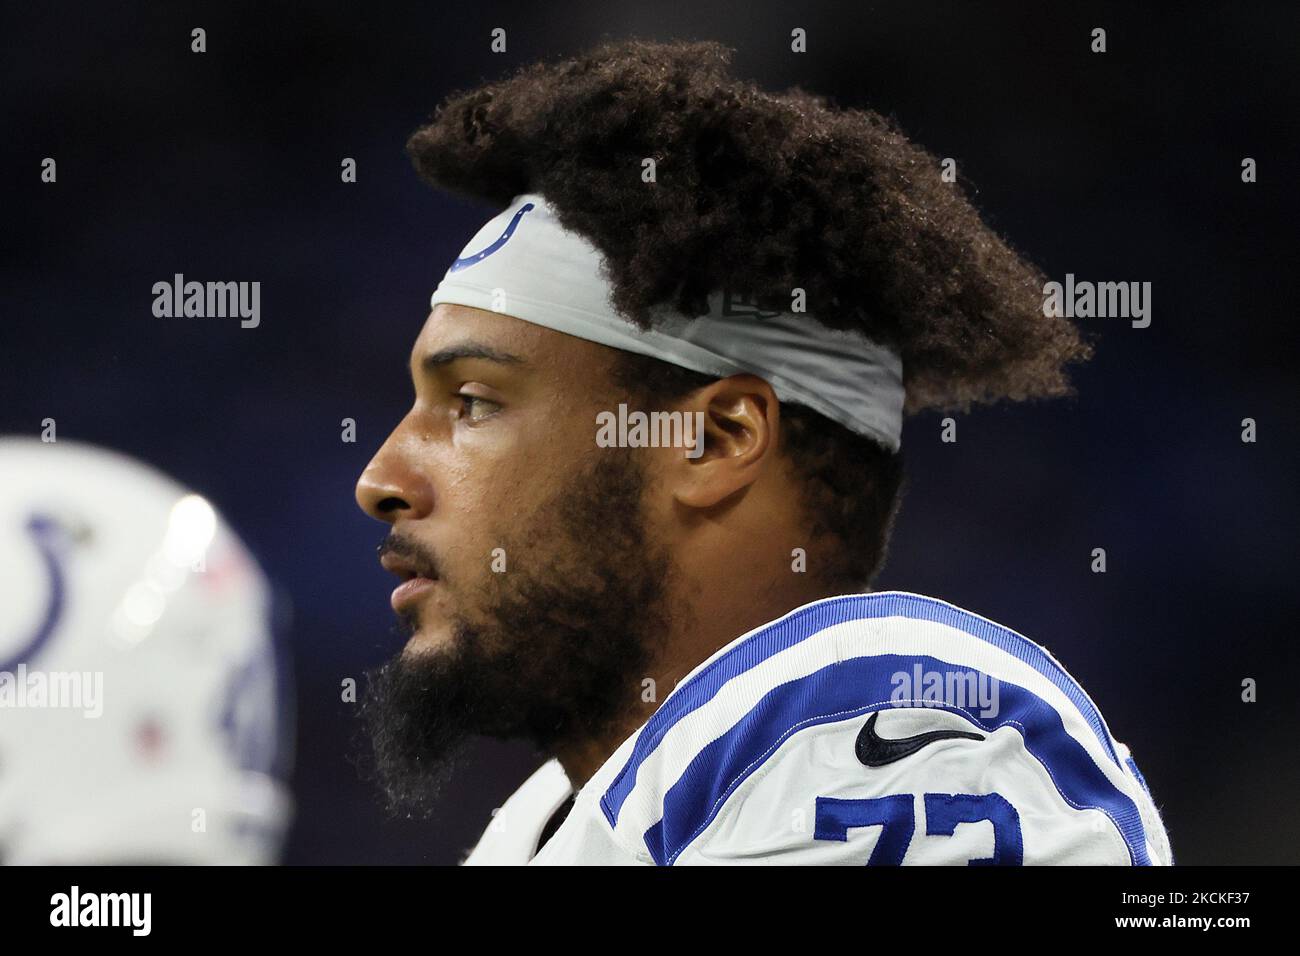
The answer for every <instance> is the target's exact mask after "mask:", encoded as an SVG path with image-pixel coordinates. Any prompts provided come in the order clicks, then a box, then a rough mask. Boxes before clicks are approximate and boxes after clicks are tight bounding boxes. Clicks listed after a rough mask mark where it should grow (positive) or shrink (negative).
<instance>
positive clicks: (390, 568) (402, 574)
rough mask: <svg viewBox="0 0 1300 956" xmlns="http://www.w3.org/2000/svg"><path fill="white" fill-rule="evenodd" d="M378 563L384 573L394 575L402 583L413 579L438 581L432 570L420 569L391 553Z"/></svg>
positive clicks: (413, 563) (418, 566)
mask: <svg viewBox="0 0 1300 956" xmlns="http://www.w3.org/2000/svg"><path fill="white" fill-rule="evenodd" d="M379 563H380V564H381V565H382V566H383V568H384V570H385V571H387V572H389V573H390V574H396V575H397V576H398V577H399V578H401V579H402V580H403V581H411V580H413V579H415V578H424V579H426V580H429V581H436V580H438V575H437V574H436V573H435V572H434V571H433V570H432V569H430V568H425V567H422V566H421V565H419V564H417V563H416V562H414V561H412V560H411V559H410V558H404V557H402V556H401V555H397V554H393V553H392V552H389V553H388V554H385V555H384V556H383V557H381V558H380V559H379Z"/></svg>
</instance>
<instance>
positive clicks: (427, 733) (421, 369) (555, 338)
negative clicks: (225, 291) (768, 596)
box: [357, 304, 670, 808]
mask: <svg viewBox="0 0 1300 956" xmlns="http://www.w3.org/2000/svg"><path fill="white" fill-rule="evenodd" d="M615 355H616V353H615V352H613V351H612V350H610V349H607V348H605V347H603V346H599V345H595V344H593V343H589V342H585V341H583V340H580V339H576V338H573V337H571V336H566V335H563V334H561V333H558V332H554V331H551V330H548V329H544V328H540V327H538V326H534V325H530V324H529V323H526V322H522V321H520V320H518V319H514V318H511V317H508V316H503V315H498V314H496V313H492V312H485V311H481V310H478V309H471V308H467V307H463V306H456V305H447V304H442V305H439V306H438V307H437V308H436V309H435V310H434V311H433V313H432V314H431V315H430V316H429V319H428V320H427V322H426V323H425V326H424V329H423V331H422V332H421V333H420V336H419V338H418V339H417V341H416V344H415V348H414V350H413V351H412V355H411V366H410V371H411V376H412V379H413V382H414V386H415V402H414V404H413V406H412V408H411V410H410V411H409V412H408V413H407V415H406V417H405V418H404V419H402V421H401V422H400V423H399V424H398V425H397V427H396V428H395V429H394V430H393V432H392V434H391V435H390V436H389V437H388V440H387V441H386V442H385V443H384V445H383V447H382V448H381V449H380V450H379V452H378V453H377V454H376V455H375V457H374V459H373V460H372V461H371V462H370V464H369V465H368V466H367V468H366V470H365V472H364V473H363V474H362V476H361V479H360V481H359V482H358V484H357V501H358V503H359V504H360V505H361V507H362V509H363V510H365V511H366V512H367V513H368V514H370V515H371V516H372V517H375V518H377V519H379V520H381V521H384V522H386V523H388V524H389V525H390V526H391V531H390V533H389V536H388V538H387V539H386V540H385V542H384V543H383V545H382V546H381V548H380V552H381V557H382V561H383V563H384V565H385V567H387V568H388V569H389V570H390V571H393V572H394V573H395V574H396V575H397V577H398V579H399V581H400V582H401V583H399V585H398V587H397V589H396V590H395V591H394V593H393V607H394V611H395V612H396V613H397V615H398V616H399V619H400V621H401V623H402V625H403V629H404V630H405V631H406V633H407V634H408V635H409V639H408V641H407V644H406V646H405V647H404V649H403V650H402V652H401V653H400V654H398V655H396V656H395V657H394V658H393V659H392V660H390V661H389V662H388V663H387V664H386V665H384V666H383V667H382V668H380V669H379V670H377V671H375V672H374V673H373V674H372V675H371V679H370V685H369V688H368V692H367V695H366V698H365V700H364V701H363V707H362V715H363V719H364V720H365V723H366V725H367V727H368V729H369V731H370V734H371V737H372V739H373V742H374V746H375V756H376V764H377V766H376V769H377V771H378V774H379V776H380V778H381V782H382V783H383V786H384V787H385V789H386V791H387V793H388V796H389V800H390V803H391V804H394V805H403V806H407V807H415V808H419V807H427V805H428V803H429V801H430V799H431V798H432V797H433V796H434V795H435V794H436V791H437V787H438V784H439V782H440V780H441V778H442V776H444V775H445V772H446V769H447V764H448V761H449V758H450V757H451V756H452V755H453V754H454V753H455V752H456V750H457V749H458V748H459V745H460V744H461V743H462V742H463V741H464V739H465V738H466V737H467V736H468V735H470V734H486V735H491V736H499V737H516V736H521V737H526V738H529V739H531V740H533V741H535V742H536V743H538V744H539V745H542V746H545V747H556V746H563V745H564V744H565V743H566V742H568V741H576V740H583V739H587V738H589V737H591V736H592V735H595V734H599V733H600V732H601V731H602V730H603V729H605V728H607V727H608V726H609V725H610V724H611V723H612V722H614V721H615V720H617V719H618V718H619V717H620V716H621V715H622V714H624V713H625V712H626V711H627V710H628V709H629V708H631V707H633V706H635V705H636V703H637V701H638V700H639V695H638V691H639V681H640V679H641V678H642V677H643V676H644V675H645V673H646V669H647V667H648V665H649V661H650V660H651V659H652V658H653V649H654V645H655V641H656V638H657V637H658V636H660V635H661V634H662V633H663V632H664V630H665V627H666V625H665V616H664V615H665V612H664V608H663V603H664V601H663V591H664V585H665V581H666V579H667V576H668V573H669V570H670V565H669V561H668V559H667V557H666V555H665V554H663V553H662V550H661V549H660V548H658V547H657V546H656V544H655V541H654V540H653V538H652V535H651V534H650V533H649V532H650V528H649V527H648V526H647V525H648V522H647V520H646V515H645V513H644V501H643V499H644V491H645V487H646V483H647V482H646V478H645V475H644V474H643V467H644V465H643V462H642V461H641V460H638V459H637V458H635V457H634V456H635V454H636V452H635V451H632V450H627V449H617V448H598V447H597V446H596V443H595V440H594V436H595V427H596V426H595V423H596V414H597V413H598V412H600V411H602V410H608V409H611V408H613V407H615V406H616V405H617V403H618V401H620V400H625V396H620V395H619V394H618V393H617V390H616V389H615V388H614V386H613V385H612V383H611V381H610V370H611V368H612V363H613V361H614V357H615ZM651 523H652V522H651Z"/></svg>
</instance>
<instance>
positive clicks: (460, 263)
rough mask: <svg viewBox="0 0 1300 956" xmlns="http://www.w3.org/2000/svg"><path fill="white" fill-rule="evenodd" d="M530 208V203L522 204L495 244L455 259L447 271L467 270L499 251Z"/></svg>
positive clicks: (531, 206)
mask: <svg viewBox="0 0 1300 956" xmlns="http://www.w3.org/2000/svg"><path fill="white" fill-rule="evenodd" d="M532 208H533V204H532V203H530V202H526V203H524V204H523V205H522V206H520V207H519V211H518V212H517V213H515V214H514V216H513V217H512V218H511V220H510V222H509V223H508V224H507V225H506V230H505V232H503V233H501V235H500V237H499V238H498V239H497V240H496V241H495V242H493V243H492V244H491V245H489V246H488V247H487V248H486V249H484V250H483V251H482V252H476V253H474V255H472V256H465V257H463V258H461V259H457V260H456V261H455V262H453V263H452V264H451V268H450V269H448V270H447V271H448V272H459V271H460V270H461V269H468V268H469V267H470V266H472V265H474V264H475V263H476V262H482V261H483V260H484V259H486V258H487V257H488V256H490V255H492V253H494V252H496V251H497V250H498V249H500V248H501V247H502V246H504V245H505V244H506V243H507V242H509V241H510V237H511V236H513V235H514V234H515V227H517V226H518V225H519V220H520V219H522V218H523V217H524V213H526V212H528V211H530V210H531V209H532Z"/></svg>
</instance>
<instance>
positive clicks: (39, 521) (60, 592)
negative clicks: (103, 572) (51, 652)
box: [0, 515, 66, 671]
mask: <svg viewBox="0 0 1300 956" xmlns="http://www.w3.org/2000/svg"><path fill="white" fill-rule="evenodd" d="M27 533H28V534H29V535H31V536H32V540H33V541H34V542H35V544H36V548H37V550H39V551H40V552H41V558H42V559H43V560H44V562H45V570H46V572H47V573H48V574H49V579H50V598H49V601H48V602H47V604H46V606H45V617H44V619H43V620H42V621H41V624H40V626H39V627H38V628H37V629H36V633H35V634H34V635H33V636H32V638H31V639H30V640H28V641H27V642H26V644H24V645H19V648H18V653H17V654H15V655H14V656H13V658H12V659H10V660H7V661H0V671H12V670H13V669H14V668H15V667H17V666H18V665H19V664H20V663H23V662H24V661H30V660H32V659H34V658H35V657H36V655H37V654H39V653H40V651H41V648H42V647H44V646H45V644H46V643H47V642H48V641H49V639H50V638H51V637H53V636H54V632H55V630H56V629H57V628H58V626H59V621H60V620H62V618H63V609H64V606H65V605H66V595H65V593H64V592H65V586H64V571H63V563H62V545H63V543H64V535H63V529H62V528H61V527H59V525H58V523H57V522H56V521H54V520H53V519H52V518H48V517H46V516H45V515H32V516H31V517H30V518H29V519H28V520H27Z"/></svg>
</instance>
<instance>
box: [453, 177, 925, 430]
mask: <svg viewBox="0 0 1300 956" xmlns="http://www.w3.org/2000/svg"><path fill="white" fill-rule="evenodd" d="M602 261H603V260H602V257H601V255H600V253H599V252H598V251H597V250H596V248H595V247H594V246H592V244H591V243H590V242H588V241H587V240H586V239H584V238H583V237H582V236H580V235H578V234H577V233H574V232H570V231H569V230H567V229H564V228H563V227H562V226H561V225H560V223H559V220H558V219H556V217H555V215H554V213H553V212H552V211H551V209H550V207H549V206H548V205H547V204H546V201H545V200H544V199H543V198H542V197H541V196H539V195H536V194H528V195H522V196H516V197H515V199H514V201H513V202H512V203H511V204H510V206H509V207H508V208H506V209H505V210H504V211H503V212H501V213H500V214H499V215H497V216H496V217H494V218H493V219H491V220H490V221H489V222H488V223H487V224H486V225H485V226H483V228H482V229H480V230H479V231H478V233H477V234H476V235H475V236H474V238H473V239H471V240H470V241H469V244H468V245H466V246H465V248H464V249H463V250H462V251H461V254H460V256H459V258H457V259H456V261H455V262H453V263H452V264H451V268H450V269H448V270H447V274H446V275H445V276H443V279H442V281H441V282H440V283H438V288H437V290H436V291H435V292H434V293H433V296H432V298H431V299H430V300H429V304H430V306H434V305H437V304H438V303H440V302H448V303H452V304H455V305H465V306H471V307H473V308H476V309H485V310H487V311H490V312H500V313H502V314H504V315H510V316H514V317H515V318H517V319H522V320H523V321H525V322H531V323H533V324H534V325H540V326H543V327H545V328H548V329H553V330H555V331H556V332H564V333H565V334H567V335H572V336H575V337H577V338H580V339H586V340H587V341H589V342H596V343H598V344H600V345H607V346H610V347H611V348H616V349H623V350H624V351H627V352H635V353H636V354H638V355H648V356H650V357H652V358H657V359H661V360H662V361H665V362H671V363H672V364H673V365H679V366H681V367H682V368H688V369H691V370H692V371H696V372H701V373H703V374H705V375H714V376H717V377H719V378H725V377H726V376H728V375H735V374H737V373H740V372H750V373H752V374H754V375H757V376H759V377H760V378H762V379H764V380H765V381H766V382H767V383H768V384H769V385H771V386H772V390H773V391H774V392H776V396H777V398H779V399H780V400H781V401H783V402H789V403H791V404H795V405H805V406H807V407H808V408H811V409H813V410H814V411H817V412H820V413H821V414H823V415H825V416H826V417H827V418H829V419H831V420H832V421H835V422H839V423H840V424H841V425H843V426H844V427H845V428H848V429H850V430H851V431H854V432H857V433H858V434H859V435H865V436H867V437H869V438H873V439H875V440H876V441H877V442H879V443H880V444H882V445H884V446H885V447H886V448H888V449H890V450H891V451H897V450H898V447H899V444H900V435H901V432H902V426H903V397H904V396H903V363H902V362H901V361H900V360H899V357H898V356H897V355H896V354H895V353H894V352H892V351H890V350H889V349H887V348H884V347H883V346H880V345H876V344H874V343H873V342H870V341H868V340H867V339H866V338H864V337H863V336H861V335H859V334H856V333H852V332H839V331H835V330H832V329H828V328H826V327H825V326H823V325H821V324H820V323H818V322H816V321H814V320H813V319H812V318H811V317H810V316H809V315H807V314H794V313H789V312H780V313H773V312H770V311H761V310H759V309H757V308H756V307H755V306H753V305H750V304H747V303H740V302H738V301H737V300H736V299H735V298H734V297H732V296H730V295H728V294H726V293H723V292H717V293H714V294H713V295H711V296H710V297H709V314H708V315H703V316H700V317H698V318H691V317H688V316H685V315H682V314H680V313H677V312H674V311H672V310H670V309H666V308H661V309H658V310H656V311H655V314H654V327H653V328H652V329H650V330H648V331H643V330H641V329H640V328H638V327H637V326H636V325H635V324H634V323H632V322H630V321H628V320H627V319H624V318H622V317H621V316H619V315H618V314H617V313H616V312H615V311H614V310H613V307H612V306H611V305H610V285H609V282H608V281H607V280H606V279H605V278H604V277H603V276H602V275H601V264H602Z"/></svg>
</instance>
